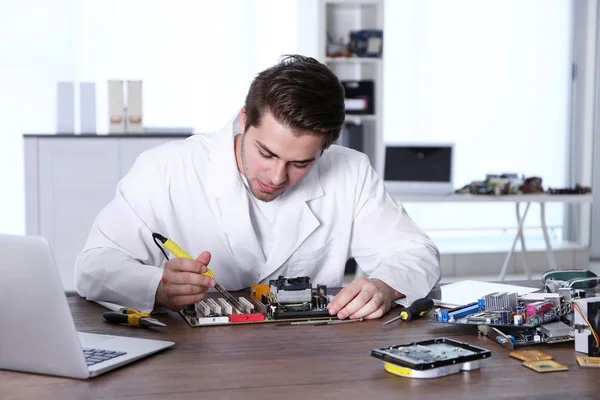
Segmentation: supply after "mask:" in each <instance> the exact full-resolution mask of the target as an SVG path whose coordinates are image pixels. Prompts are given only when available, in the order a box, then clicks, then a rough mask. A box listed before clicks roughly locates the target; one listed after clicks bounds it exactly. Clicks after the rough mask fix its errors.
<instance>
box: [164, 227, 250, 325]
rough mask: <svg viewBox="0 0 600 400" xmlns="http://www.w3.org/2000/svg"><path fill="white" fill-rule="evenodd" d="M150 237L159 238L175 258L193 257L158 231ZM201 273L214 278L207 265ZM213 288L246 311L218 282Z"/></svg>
mask: <svg viewBox="0 0 600 400" xmlns="http://www.w3.org/2000/svg"><path fill="white" fill-rule="evenodd" d="M152 237H153V238H155V239H158V240H160V242H161V243H162V245H163V246H164V248H165V249H167V250H169V251H170V252H171V254H173V255H174V256H175V257H177V258H188V259H190V260H193V259H194V258H192V257H191V256H190V255H189V254H188V253H186V252H185V251H183V249H182V248H181V247H179V246H178V245H177V243H175V242H174V241H172V240H171V239H168V238H166V237H164V236H163V235H161V234H159V233H153V234H152ZM202 275H205V276H208V277H210V278H213V279H214V278H215V274H214V272H212V271H211V270H210V269H208V267H206V272H205V273H203V274H202ZM215 289H217V290H218V291H219V293H221V294H222V295H223V296H224V297H225V298H226V299H227V300H228V301H229V302H230V303H231V305H232V306H234V307H235V308H236V309H238V310H239V312H240V313H242V314H245V313H246V311H245V309H244V307H242V305H241V304H240V302H239V301H238V300H237V299H236V298H235V297H233V296H232V295H231V293H229V292H228V291H227V290H226V289H225V288H224V287H223V286H221V285H220V284H219V283H218V282H217V283H216V284H215Z"/></svg>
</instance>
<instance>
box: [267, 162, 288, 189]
mask: <svg viewBox="0 0 600 400" xmlns="http://www.w3.org/2000/svg"><path fill="white" fill-rule="evenodd" d="M269 179H271V183H272V184H273V185H274V186H280V185H283V184H284V183H285V181H287V165H286V163H285V162H284V161H280V162H278V163H277V166H276V167H275V169H274V170H273V171H272V172H271V176H269Z"/></svg>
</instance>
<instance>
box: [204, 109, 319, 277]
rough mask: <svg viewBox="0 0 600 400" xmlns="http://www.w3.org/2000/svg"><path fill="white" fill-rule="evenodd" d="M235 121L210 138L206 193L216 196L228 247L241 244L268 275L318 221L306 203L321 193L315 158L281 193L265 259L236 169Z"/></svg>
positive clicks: (315, 226) (285, 258)
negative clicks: (271, 242) (305, 172)
mask: <svg viewBox="0 0 600 400" xmlns="http://www.w3.org/2000/svg"><path fill="white" fill-rule="evenodd" d="M234 121H235V119H234V120H232V121H231V122H229V123H228V124H227V125H226V126H225V127H224V128H223V129H222V130H221V131H220V132H218V133H216V136H215V137H214V138H213V142H212V144H211V151H210V170H211V171H210V175H209V176H210V178H209V182H208V188H209V192H208V193H209V195H212V196H214V197H216V198H217V199H218V202H219V206H220V208H221V218H222V222H223V227H224V228H225V230H226V232H227V236H228V239H229V241H230V245H231V248H232V249H236V248H237V247H238V246H242V247H244V248H245V249H246V250H247V251H249V252H250V253H251V254H252V255H253V256H254V257H255V258H256V259H258V260H261V262H263V263H265V262H266V269H265V270H263V271H264V272H265V273H266V275H263V276H267V275H269V274H270V273H272V272H273V271H275V270H277V269H278V268H279V267H280V266H281V265H282V264H283V263H284V262H285V261H286V260H287V259H288V258H289V257H290V255H291V254H292V253H293V252H294V251H296V249H297V248H298V247H299V246H300V245H301V244H302V243H303V242H304V241H305V240H306V238H307V237H308V236H309V235H310V234H311V233H312V232H314V230H315V229H317V227H318V226H319V225H320V223H319V220H318V219H317V217H316V216H315V215H314V213H313V212H312V211H311V209H310V206H309V204H308V202H309V201H310V200H314V199H316V198H318V197H321V196H323V195H324V191H323V187H322V186H321V182H320V179H319V167H318V162H317V164H316V165H315V166H314V167H313V169H312V171H311V172H310V173H309V174H308V175H307V176H306V177H305V178H304V180H303V181H302V182H300V183H299V184H297V185H296V186H295V187H293V188H291V189H288V190H287V191H286V192H285V193H284V194H283V196H285V198H284V201H283V202H282V205H281V208H280V209H279V211H278V216H277V219H276V222H275V228H274V229H275V231H276V234H275V238H276V239H275V240H276V242H275V243H274V246H273V250H272V253H271V254H270V255H269V259H268V260H266V259H265V256H264V254H263V251H262V249H261V247H260V244H259V243H258V239H257V237H256V233H255V231H254V228H253V226H252V221H251V219H250V210H249V205H248V198H247V194H246V189H245V188H244V184H243V182H242V180H241V177H240V175H239V171H238V169H237V163H236V159H235V152H234V141H233V138H234V130H233V123H234ZM234 252H236V251H235V250H234ZM267 261H268V262H267ZM267 271H268V272H267Z"/></svg>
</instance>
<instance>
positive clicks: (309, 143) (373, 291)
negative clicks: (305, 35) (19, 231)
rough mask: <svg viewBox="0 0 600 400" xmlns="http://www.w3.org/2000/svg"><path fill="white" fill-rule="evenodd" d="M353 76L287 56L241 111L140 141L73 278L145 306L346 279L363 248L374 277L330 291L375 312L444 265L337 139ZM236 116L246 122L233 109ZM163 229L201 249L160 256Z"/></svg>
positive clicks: (365, 314) (422, 289) (362, 161)
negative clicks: (179, 133) (277, 284)
mask: <svg viewBox="0 0 600 400" xmlns="http://www.w3.org/2000/svg"><path fill="white" fill-rule="evenodd" d="M344 118H345V108H344V90H343V87H342V86H341V84H340V82H339V80H338V79H337V77H336V76H335V75H334V74H333V73H332V72H331V71H330V70H329V69H328V68H327V67H325V66H324V65H322V64H320V63H318V62H317V61H316V60H314V59H312V58H308V57H302V56H288V57H285V58H283V59H282V61H281V62H280V63H278V64H277V65H275V66H273V67H271V68H269V69H267V70H265V71H263V72H261V73H260V74H259V75H258V76H257V77H256V78H255V79H254V81H253V83H252V84H251V86H250V89H249V92H248V95H247V97H246V102H245V105H244V108H242V110H241V112H240V114H239V116H238V118H237V119H236V121H234V122H231V123H229V124H227V125H226V126H225V127H224V128H223V129H222V130H221V131H220V132H218V133H216V134H212V135H193V136H191V137H190V138H188V139H186V140H181V141H173V142H170V143H168V144H165V145H162V146H159V147H157V148H154V149H151V150H149V151H147V152H145V153H143V154H141V155H140V156H139V157H138V159H137V160H136V162H135V164H134V166H133V167H132V169H131V170H130V171H129V173H128V174H127V175H126V176H125V177H124V178H123V179H122V181H121V182H120V183H119V185H118V187H117V192H116V196H115V198H114V200H113V201H112V202H111V203H110V204H108V205H107V206H106V207H105V208H104V209H103V210H102V211H101V212H100V214H99V215H98V217H97V218H96V220H95V221H94V224H93V227H92V229H91V232H90V235H89V237H88V240H87V243H86V245H85V248H84V249H83V251H82V253H81V254H80V255H79V257H78V259H77V262H76V272H75V277H76V286H77V290H78V292H79V293H80V294H81V295H82V296H85V297H86V298H88V299H90V300H104V301H111V302H114V303H118V304H121V305H124V306H128V307H133V308H136V309H140V310H143V311H149V310H151V309H153V308H154V307H158V306H164V307H168V308H170V309H172V310H179V309H182V308H183V307H184V306H185V305H186V304H192V303H196V302H198V301H200V300H202V299H203V298H204V295H205V292H206V290H207V288H209V287H213V286H214V285H215V280H214V279H210V278H208V277H206V276H203V275H201V274H202V273H203V272H205V271H206V267H207V266H209V267H210V269H211V270H212V271H213V272H214V273H215V277H216V278H217V279H218V281H219V283H220V284H221V285H222V286H223V287H225V288H226V289H228V290H240V289H244V288H248V287H249V286H250V285H251V284H253V283H260V282H268V281H269V279H274V278H276V277H277V276H279V275H283V276H286V277H297V276H310V277H311V282H313V283H315V284H316V283H318V284H325V285H328V286H329V287H340V286H341V285H342V280H343V276H344V268H345V264H346V261H347V260H348V259H349V258H350V257H354V258H355V259H356V261H357V263H358V266H359V267H360V268H361V269H362V270H363V271H365V272H366V274H367V276H368V278H360V279H356V280H355V281H353V282H352V283H351V284H350V285H349V286H348V287H346V288H344V289H343V290H342V291H341V292H340V293H339V294H338V295H337V296H336V297H335V298H334V300H333V301H332V302H331V303H330V304H329V307H328V308H329V312H330V314H332V315H334V314H337V317H339V318H378V317H381V316H382V315H383V314H384V313H385V312H386V311H388V310H389V308H390V306H391V303H392V302H393V301H396V300H400V302H401V303H403V304H407V303H411V302H412V301H414V300H416V299H418V298H420V297H423V296H425V295H426V294H427V293H428V292H429V291H430V289H431V288H432V287H433V286H434V285H435V283H437V281H438V280H439V278H440V266H439V253H438V251H437V248H436V247H435V245H434V244H433V243H432V241H431V240H430V239H429V238H428V237H427V236H426V235H425V234H424V233H423V232H422V231H421V230H420V229H419V228H418V227H417V225H416V224H415V223H414V222H413V221H412V220H411V219H410V218H409V216H408V215H407V214H406V212H405V211H404V209H403V208H402V206H401V205H399V204H397V203H396V202H395V201H394V200H393V199H392V198H391V197H390V195H389V194H388V193H387V192H386V190H385V187H384V184H383V181H382V180H381V179H380V177H379V176H377V174H376V173H375V172H374V170H373V168H372V167H371V165H370V163H369V159H368V158H367V156H365V155H364V154H362V153H359V152H357V151H354V150H350V149H348V148H345V147H340V146H335V145H334V146H332V143H333V142H335V141H336V140H337V139H338V137H339V134H340V130H341V128H342V125H343V122H344ZM238 121H239V122H238ZM153 232H158V233H160V234H162V235H164V236H166V237H169V238H171V239H173V241H175V242H176V243H177V244H179V245H180V247H181V248H183V249H184V250H185V251H186V252H187V253H189V254H190V255H192V256H193V257H197V258H196V260H189V259H182V258H172V259H170V260H168V261H166V262H165V258H164V256H163V255H162V253H161V250H160V249H159V247H157V245H156V244H155V243H154V242H153V239H152V233H153Z"/></svg>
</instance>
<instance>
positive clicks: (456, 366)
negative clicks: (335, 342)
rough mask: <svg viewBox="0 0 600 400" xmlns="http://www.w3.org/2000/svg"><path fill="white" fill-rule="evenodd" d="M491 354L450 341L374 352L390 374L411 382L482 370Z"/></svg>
mask: <svg viewBox="0 0 600 400" xmlns="http://www.w3.org/2000/svg"><path fill="white" fill-rule="evenodd" d="M491 355H492V353H491V351H489V350H487V349H484V348H481V347H475V346H472V345H470V344H468V343H462V342H457V341H455V340H451V339H448V338H437V339H433V340H426V341H422V342H414V343H409V344H405V345H399V346H390V347H384V348H379V349H373V350H372V351H371V356H373V357H375V358H378V359H380V360H382V361H383V362H384V367H385V370H386V371H387V372H389V373H392V374H395V375H398V376H403V377H409V378H436V377H439V376H445V375H450V374H455V373H458V372H460V371H461V370H463V371H471V370H475V369H479V368H480V366H481V364H480V362H481V360H482V359H485V358H489V357H491Z"/></svg>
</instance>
